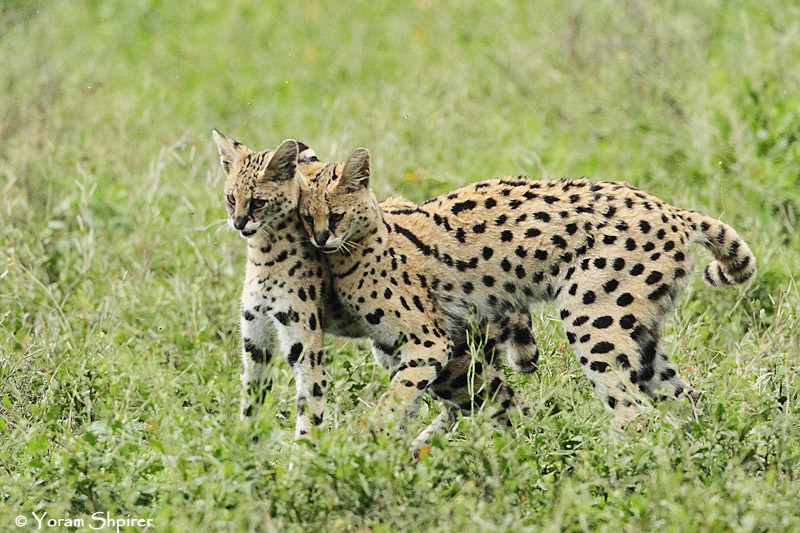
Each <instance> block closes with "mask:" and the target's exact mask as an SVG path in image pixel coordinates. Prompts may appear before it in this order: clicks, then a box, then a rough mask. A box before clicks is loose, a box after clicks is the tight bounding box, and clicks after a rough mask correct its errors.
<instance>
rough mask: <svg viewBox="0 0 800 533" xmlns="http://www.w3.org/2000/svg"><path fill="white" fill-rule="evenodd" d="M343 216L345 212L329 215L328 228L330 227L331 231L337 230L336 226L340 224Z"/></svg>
mask: <svg viewBox="0 0 800 533" xmlns="http://www.w3.org/2000/svg"><path fill="white" fill-rule="evenodd" d="M343 218H344V213H331V214H330V215H328V228H330V230H331V231H333V230H335V229H336V226H338V225H339V222H341V221H342V219H343Z"/></svg>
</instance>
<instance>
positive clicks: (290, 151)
mask: <svg viewBox="0 0 800 533" xmlns="http://www.w3.org/2000/svg"><path fill="white" fill-rule="evenodd" d="M298 153H299V150H298V147H297V141H295V140H294V139H286V140H285V141H283V142H282V143H281V145H280V146H278V147H277V148H275V151H274V152H272V158H270V160H269V164H268V165H267V170H266V177H267V179H271V180H278V181H283V180H290V179H292V178H294V171H295V169H296V168H297V155H298Z"/></svg>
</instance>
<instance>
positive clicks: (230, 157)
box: [211, 130, 248, 174]
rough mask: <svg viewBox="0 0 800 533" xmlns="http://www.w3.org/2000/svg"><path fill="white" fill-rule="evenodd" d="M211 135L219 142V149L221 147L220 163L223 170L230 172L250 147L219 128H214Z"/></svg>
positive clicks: (226, 172)
mask: <svg viewBox="0 0 800 533" xmlns="http://www.w3.org/2000/svg"><path fill="white" fill-rule="evenodd" d="M211 135H212V136H213V137H214V142H215V143H217V149H219V163H220V165H222V170H224V171H225V174H228V173H230V171H231V168H232V167H233V164H234V163H235V162H236V161H238V160H239V159H240V158H242V157H244V156H245V154H247V152H248V148H247V147H246V146H245V145H243V144H242V143H240V142H238V141H234V140H233V139H231V138H230V137H226V136H225V135H223V134H221V133H220V132H218V131H217V130H214V131H213V132H212V133H211Z"/></svg>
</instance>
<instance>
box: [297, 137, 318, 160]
mask: <svg viewBox="0 0 800 533" xmlns="http://www.w3.org/2000/svg"><path fill="white" fill-rule="evenodd" d="M297 151H298V155H297V162H298V163H300V164H302V165H307V164H308V163H313V162H314V161H319V158H318V157H317V154H316V153H315V152H314V150H313V149H311V147H310V146H308V145H307V144H306V143H304V142H300V141H297Z"/></svg>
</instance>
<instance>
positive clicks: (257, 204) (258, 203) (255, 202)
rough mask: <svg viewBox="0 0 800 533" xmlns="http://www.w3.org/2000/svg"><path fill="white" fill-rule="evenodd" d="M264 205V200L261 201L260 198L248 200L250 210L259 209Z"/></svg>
mask: <svg viewBox="0 0 800 533" xmlns="http://www.w3.org/2000/svg"><path fill="white" fill-rule="evenodd" d="M265 205H267V201H266V200H262V199H260V198H252V199H251V200H250V207H251V209H261V208H262V207H264V206H265Z"/></svg>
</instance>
